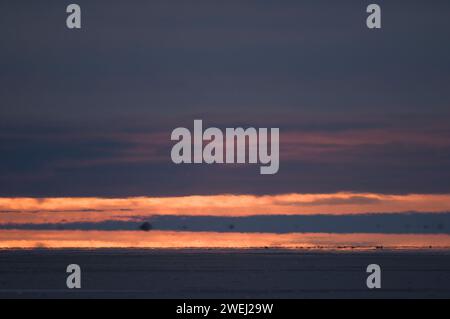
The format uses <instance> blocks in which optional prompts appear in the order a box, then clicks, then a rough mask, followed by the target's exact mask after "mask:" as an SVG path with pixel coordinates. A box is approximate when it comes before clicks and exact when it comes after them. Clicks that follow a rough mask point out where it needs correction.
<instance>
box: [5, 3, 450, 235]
mask: <svg viewBox="0 0 450 319" xmlns="http://www.w3.org/2000/svg"><path fill="white" fill-rule="evenodd" d="M372 2H374V1H356V0H354V1H351V0H343V1H325V0H316V1H312V0H310V1H289V0H283V1H279V0H277V1H275V0H268V1H256V0H245V1H237V0H231V1H206V0H192V1H189V2H186V1H181V0H171V1H162V0H161V1H160V0H155V1H140V0H136V1H133V3H132V4H131V3H130V2H127V1H118V0H112V1H100V0H95V1H83V0H78V1H76V3H78V4H79V5H80V6H81V8H82V29H81V30H69V29H67V28H66V26H65V19H66V16H67V15H66V13H65V9H66V6H67V5H68V4H70V3H71V2H67V1H44V0H43V1H29V0H27V1H7V0H1V1H0V38H1V39H2V45H1V50H0V103H1V107H0V154H1V156H0V197H1V198H0V210H1V211H2V213H1V214H2V215H1V216H0V227H4V225H5V224H17V223H18V222H20V223H24V224H26V225H31V224H33V223H35V219H34V217H32V215H33V213H35V212H36V211H39V212H40V214H38V217H37V219H38V221H39V220H40V222H41V223H42V224H46V223H48V222H49V221H48V220H45V214H48V213H49V212H51V210H52V209H56V210H58V211H59V212H60V211H65V210H67V209H68V208H67V207H66V206H71V205H75V206H76V207H75V208H72V210H75V211H77V213H76V214H75V216H77V217H76V218H74V220H73V222H85V220H84V219H86V218H87V219H89V218H90V217H86V216H96V214H95V212H96V211H101V210H108V209H109V208H108V207H109V206H108V205H109V204H110V203H108V202H106V204H105V202H102V201H101V200H102V199H105V200H107V199H110V200H113V199H118V200H120V199H122V200H124V201H125V203H122V204H123V206H124V207H123V209H124V210H127V209H130V208H129V207H130V202H129V201H135V202H138V203H145V204H143V207H144V208H145V209H143V210H141V211H139V212H138V213H139V214H141V215H142V213H144V215H145V216H147V215H152V214H162V215H165V214H168V213H167V212H171V213H170V214H172V215H174V214H175V213H174V211H175V212H176V213H180V211H177V210H176V209H175V210H174V211H171V204H173V205H175V206H176V205H182V206H183V205H184V207H192V206H193V207H194V209H191V210H190V211H187V209H185V210H181V213H183V214H187V215H198V212H199V211H203V212H207V213H204V214H200V215H212V216H219V215H220V216H225V217H229V216H231V217H238V216H245V215H266V214H278V215H279V214H281V215H285V214H290V215H302V214H331V215H333V214H355V213H356V214H365V213H399V212H425V213H436V212H441V213H445V212H448V211H449V206H450V201H449V197H448V196H449V195H447V194H450V183H449V182H448V181H449V179H450V121H449V118H450V42H449V41H448V39H449V38H450V19H449V15H450V3H449V2H448V1H445V0H435V1H433V3H432V4H430V2H429V1H425V0H410V1H406V0H405V1H401V0H398V1H376V3H378V4H379V5H380V6H381V8H382V29H381V30H369V29H367V27H366V24H365V20H366V17H367V13H366V7H367V5H368V4H369V3H372ZM194 119H201V120H203V123H204V126H205V127H211V126H216V127H219V128H226V127H238V126H242V127H268V128H270V127H277V128H280V170H279V172H278V174H276V175H267V176H264V175H260V174H259V166H258V165H176V164H174V163H172V161H171V159H170V149H171V147H172V145H173V142H172V141H171V140H170V133H171V131H172V130H173V129H175V128H177V127H187V128H190V129H192V128H193V121H194ZM196 196H199V197H196ZM220 196H223V197H220ZM289 196H291V197H289ZM292 196H294V197H295V196H297V198H294V199H293V197H292ZM302 196H303V197H302ZM305 196H316V197H315V198H313V199H312V200H311V201H312V202H314V201H319V204H317V203H316V204H311V203H309V204H308V203H305V201H307V200H306V199H305V198H307V197H305ZM414 196H416V197H414ZM198 198H200V202H201V203H202V204H201V205H197V206H196V204H197V203H198V202H197V201H196V200H198ZM249 198H250V204H248V205H243V206H242V205H241V204H242V203H243V202H244V203H245V202H246V201H247V200H249ZM280 198H282V199H284V200H286V199H287V201H288V203H287V204H286V203H285V204H284V205H280V202H279V201H280ZM194 199H195V200H194ZM35 200H36V201H37V202H36V203H37V204H36V203H34V202H33V201H35ZM85 200H86V201H87V202H89V204H87V206H86V205H85V204H84V203H85ZM153 200H156V201H159V202H158V205H159V206H158V205H157V207H156V208H155V206H151V205H150V206H151V208H153V210H152V209H151V208H148V207H147V206H146V205H148V201H150V202H151V201H153ZM221 200H225V201H230V205H231V206H233V207H234V209H233V207H231V208H230V207H226V208H222V209H219V208H217V207H216V205H215V204H211V203H214V202H216V201H221ZM30 201H31V202H33V203H34V204H33V205H34V206H33V205H31V206H30V205H29V203H30ZM52 201H59V204H58V205H59V206H58V205H56V206H57V207H56V208H48V207H46V205H45V204H43V203H49V202H50V203H51V202H52ZM127 201H128V202H127ZM202 201H203V202H202ZM320 201H322V202H320ZM135 202H134V203H135ZM73 203H75V204H73ZM161 203H164V205H165V206H162V205H163V204H161ZM261 203H264V204H261ZM299 203H300V204H299ZM122 204H121V205H122ZM39 205H41V206H39ZM42 205H43V206H44V207H42ZM104 205H106V207H107V208H105V207H104ZM133 205H134V204H133ZM133 205H131V206H132V207H133V208H134V206H133ZM137 205H138V206H139V204H137ZM24 207H26V208H24ZM27 209H28V210H27ZM69 210H70V208H69ZM237 211H239V212H238V213H237ZM108 212H109V214H112V215H114V212H111V211H110V210H108ZM122 212H124V211H122ZM138 213H137V212H133V213H130V214H129V215H133V214H138ZM23 214H25V215H23ZM27 214H28V215H27ZM69 215H70V214H69ZM236 215H237V216H236ZM24 216H26V217H24ZM33 216H34V215H33ZM71 216H73V214H72V215H71ZM114 216H115V215H114ZM52 218H55V219H54V220H52V219H51V220H50V223H55V222H58V223H61V222H62V221H61V218H62V220H65V221H67V220H69V219H70V217H67V216H65V217H61V218H60V217H59V216H58V217H52ZM111 218H112V220H114V221H116V218H115V217H111V216H110V215H108V216H107V217H105V216H103V217H102V218H101V220H103V221H108V220H110V219H111ZM97 221H98V220H97ZM62 223H64V222H62ZM257 225H259V224H258V223H257ZM42 227H44V228H45V226H42ZM7 228H8V227H7ZM9 228H11V227H10V226H9ZM25 228H26V227H25Z"/></svg>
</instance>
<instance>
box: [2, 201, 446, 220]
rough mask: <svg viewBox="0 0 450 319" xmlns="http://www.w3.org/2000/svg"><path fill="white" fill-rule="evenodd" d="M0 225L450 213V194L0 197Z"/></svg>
mask: <svg viewBox="0 0 450 319" xmlns="http://www.w3.org/2000/svg"><path fill="white" fill-rule="evenodd" d="M0 211H1V214H0V224H5V223H64V222H76V221H78V222H87V221H90V222H96V221H97V222H98V221H103V220H129V219H131V218H133V217H136V216H151V215H189V216H201V215H203V216H206V215H209V216H251V215H274V214H276V215H308V214H336V215H339V214H360V213H391V212H411V211H421V212H429V213H439V212H450V195H448V194H443V195H421V194H410V195H383V194H372V193H335V194H283V195H266V196H254V195H214V196H185V197H135V198H120V199H106V198H45V199H33V198H0Z"/></svg>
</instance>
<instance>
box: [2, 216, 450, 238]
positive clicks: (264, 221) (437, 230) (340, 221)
mask: <svg viewBox="0 0 450 319" xmlns="http://www.w3.org/2000/svg"><path fill="white" fill-rule="evenodd" d="M145 221H148V222H149V223H150V225H151V227H150V228H151V230H162V231H195V232H205V231H212V232H243V233H277V234H285V233H371V234H374V233H375V234H376V233H379V234H450V213H440V214H436V213H434V214H433V213H431V214H430V213H401V214H395V213H393V214H361V215H339V216H337V215H310V216H305V215H302V216H285V215H273V216H249V217H213V216H154V217H145V216H141V217H139V216H137V217H136V218H134V221H104V222H95V223H88V222H86V223H83V222H78V223H61V224H47V223H41V224H3V225H0V229H20V230H106V231H114V230H116V231H117V230H139V227H140V226H141V224H142V223H143V222H145Z"/></svg>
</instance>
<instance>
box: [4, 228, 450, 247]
mask: <svg viewBox="0 0 450 319" xmlns="http://www.w3.org/2000/svg"><path fill="white" fill-rule="evenodd" d="M376 246H384V247H385V248H396V249H398V248H405V249H421V248H429V247H430V246H432V247H433V248H447V249H448V248H450V236H448V235H386V234H309V233H306V234H269V233H259V234H248V233H214V232H203V233H201V232H200V233H199V232H173V231H168V232H166V231H152V232H148V233H144V232H135V231H114V232H108V231H16V230H8V231H2V232H0V248H3V249H8V248H44V247H45V248H53V249H56V248H89V249H96V248H162V249H164V248H166V249H182V248H240V249H250V248H262V247H266V248H286V249H300V248H304V249H307V248H309V249H350V248H351V247H353V248H355V249H372V248H375V247H376Z"/></svg>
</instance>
